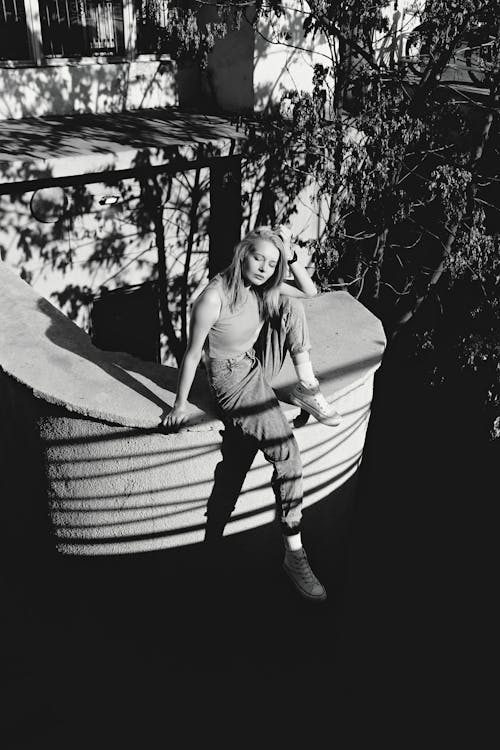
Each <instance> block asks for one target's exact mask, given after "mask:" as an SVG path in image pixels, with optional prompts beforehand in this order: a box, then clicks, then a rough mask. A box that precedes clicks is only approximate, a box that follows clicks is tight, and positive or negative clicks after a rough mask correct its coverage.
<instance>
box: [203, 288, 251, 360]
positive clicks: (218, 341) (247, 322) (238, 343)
mask: <svg viewBox="0 0 500 750" xmlns="http://www.w3.org/2000/svg"><path fill="white" fill-rule="evenodd" d="M208 287H215V288H216V289H217V292H218V294H219V296H220V299H221V303H222V306H221V311H220V315H219V318H218V319H217V321H216V322H215V323H214V325H213V326H212V328H211V329H210V332H209V334H208V336H207V339H206V342H205V351H206V353H207V355H208V356H209V357H211V358H214V359H229V358H230V357H235V356H237V355H238V354H244V353H245V352H247V351H248V350H249V349H251V348H252V347H253V345H254V344H255V342H256V340H257V337H258V335H259V333H260V329H261V328H262V324H263V321H262V319H261V316H260V310H259V302H258V299H257V295H256V294H255V292H254V291H253V289H252V287H245V289H244V292H243V299H242V301H241V303H240V304H239V305H238V307H237V308H236V309H235V310H233V311H231V310H230V309H229V302H228V299H227V296H226V291H225V288H224V282H223V281H222V279H221V277H220V275H217V276H214V278H213V279H212V280H211V281H210V282H209V284H208ZM208 287H207V289H208Z"/></svg>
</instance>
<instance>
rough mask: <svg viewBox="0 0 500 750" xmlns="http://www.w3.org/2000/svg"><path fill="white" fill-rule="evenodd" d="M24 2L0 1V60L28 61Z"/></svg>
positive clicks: (13, 0)
mask: <svg viewBox="0 0 500 750" xmlns="http://www.w3.org/2000/svg"><path fill="white" fill-rule="evenodd" d="M29 57H30V53H29V45H28V29H27V25H26V13H25V10H24V0H0V60H28V59H29Z"/></svg>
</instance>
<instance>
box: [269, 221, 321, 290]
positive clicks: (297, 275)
mask: <svg viewBox="0 0 500 750" xmlns="http://www.w3.org/2000/svg"><path fill="white" fill-rule="evenodd" d="M277 232H278V234H279V235H280V237H281V238H282V240H283V242H284V244H285V251H286V254H287V258H288V261H289V266H288V267H289V269H290V271H291V272H292V276H293V280H294V285H292V284H287V283H286V282H284V283H283V284H281V286H280V294H286V295H287V296H288V297H314V296H315V295H316V294H317V291H318V290H317V289H316V286H315V284H314V282H313V280H312V279H311V277H310V276H309V273H308V271H307V269H306V268H304V266H303V265H302V264H301V263H300V262H299V261H298V260H295V261H294V262H293V263H290V260H291V259H292V258H293V256H294V254H295V253H294V249H293V246H292V236H291V233H290V230H289V229H288V227H285V226H284V225H283V224H281V225H280V226H279V227H277ZM295 257H297V256H296V255H295Z"/></svg>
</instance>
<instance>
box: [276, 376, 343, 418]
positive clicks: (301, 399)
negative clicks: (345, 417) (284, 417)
mask: <svg viewBox="0 0 500 750" xmlns="http://www.w3.org/2000/svg"><path fill="white" fill-rule="evenodd" d="M289 399H290V401H291V403H292V404H295V406H300V408H301V409H304V411H307V412H309V414H312V416H313V417H314V418H315V419H317V420H318V422H322V423H323V424H327V425H330V426H331V427H336V426H337V425H339V424H340V423H341V421H342V417H341V416H340V414H339V413H338V411H336V409H335V408H334V407H333V406H332V405H331V404H329V403H328V401H327V400H326V398H325V397H324V396H323V394H322V393H321V391H320V388H319V385H314V386H310V387H308V386H306V385H303V383H300V382H299V383H297V385H296V386H295V388H294V389H293V391H292V392H291V393H290V396H289Z"/></svg>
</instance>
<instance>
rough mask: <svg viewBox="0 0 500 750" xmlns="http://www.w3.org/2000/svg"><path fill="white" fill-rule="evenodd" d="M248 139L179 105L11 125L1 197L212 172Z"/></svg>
mask: <svg viewBox="0 0 500 750" xmlns="http://www.w3.org/2000/svg"><path fill="white" fill-rule="evenodd" d="M243 140H245V136H244V134H243V133H242V132H241V131H239V130H238V128H237V127H236V126H235V125H233V124H232V123H231V122H230V120H227V119H224V118H222V117H217V116H214V115H204V114H199V113H186V112H181V111H179V110H178V109H175V108H173V107H169V108H162V109H141V110H136V111H129V112H120V113H112V114H83V115H82V114H79V115H63V116H52V117H30V118H25V119H20V120H6V121H4V122H3V123H1V125H0V194H2V193H3V194H5V193H22V192H25V191H29V190H37V189H39V188H42V187H49V186H53V185H61V186H64V185H75V184H84V183H91V182H108V181H115V180H119V179H126V178H131V177H138V176H140V175H141V174H149V173H154V172H161V171H163V172H166V171H169V172H178V171H181V170H183V169H192V168H195V167H197V166H200V165H201V166H203V165H205V166H209V165H210V163H211V162H212V161H213V160H214V159H217V158H221V157H227V156H234V155H237V154H238V153H240V147H241V143H242V141H243Z"/></svg>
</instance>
